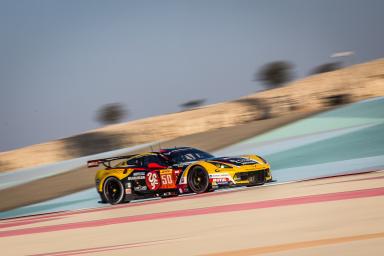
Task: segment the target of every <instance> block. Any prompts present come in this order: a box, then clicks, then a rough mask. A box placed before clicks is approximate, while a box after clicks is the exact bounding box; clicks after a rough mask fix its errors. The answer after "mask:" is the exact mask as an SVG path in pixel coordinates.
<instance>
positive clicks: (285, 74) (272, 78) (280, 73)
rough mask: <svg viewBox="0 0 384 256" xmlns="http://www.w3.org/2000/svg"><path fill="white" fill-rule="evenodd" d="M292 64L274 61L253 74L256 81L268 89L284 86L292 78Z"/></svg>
mask: <svg viewBox="0 0 384 256" xmlns="http://www.w3.org/2000/svg"><path fill="white" fill-rule="evenodd" d="M292 70H293V64H291V63H290V62H287V61H274V62H270V63H267V64H265V65H264V66H262V67H261V68H260V70H259V71H258V72H257V73H256V74H255V80H256V81H262V82H263V83H264V84H265V85H266V86H268V87H269V88H276V87H280V86H282V85H284V84H285V83H287V82H289V81H291V80H292V78H293V71H292Z"/></svg>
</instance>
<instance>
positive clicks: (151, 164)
mask: <svg viewBox="0 0 384 256" xmlns="http://www.w3.org/2000/svg"><path fill="white" fill-rule="evenodd" d="M148 168H149V169H164V168H167V167H165V166H162V165H159V164H158V163H149V164H148Z"/></svg>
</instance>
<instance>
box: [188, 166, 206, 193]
mask: <svg viewBox="0 0 384 256" xmlns="http://www.w3.org/2000/svg"><path fill="white" fill-rule="evenodd" d="M187 181H188V186H189V188H190V190H191V191H192V192H194V193H196V194H200V193H204V192H206V191H207V190H208V189H209V187H210V184H209V175H208V172H207V171H206V170H205V169H204V168H203V167H202V166H199V165H198V166H195V167H193V168H192V169H191V170H189V172H188V177H187Z"/></svg>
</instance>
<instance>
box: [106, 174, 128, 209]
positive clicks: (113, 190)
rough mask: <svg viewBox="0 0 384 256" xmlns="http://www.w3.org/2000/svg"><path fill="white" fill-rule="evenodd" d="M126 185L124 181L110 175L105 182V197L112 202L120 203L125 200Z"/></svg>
mask: <svg viewBox="0 0 384 256" xmlns="http://www.w3.org/2000/svg"><path fill="white" fill-rule="evenodd" d="M124 195H125V192H124V186H123V183H122V182H121V181H120V180H119V179H117V178H115V177H109V178H107V179H106V181H105V182H104V186H103V197H104V198H105V200H106V201H107V202H108V203H110V204H119V203H121V202H123V200H124Z"/></svg>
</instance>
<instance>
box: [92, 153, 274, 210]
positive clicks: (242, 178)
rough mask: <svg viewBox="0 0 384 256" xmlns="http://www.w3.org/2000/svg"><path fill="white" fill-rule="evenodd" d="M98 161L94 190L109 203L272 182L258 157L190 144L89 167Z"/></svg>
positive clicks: (94, 161) (262, 160)
mask: <svg viewBox="0 0 384 256" xmlns="http://www.w3.org/2000/svg"><path fill="white" fill-rule="evenodd" d="M114 162H115V164H113V163H114ZM100 164H103V165H104V166H105V169H103V170H99V171H98V172H97V173H96V178H95V182H96V189H97V191H98V193H99V194H100V197H101V201H102V202H104V203H110V204H119V203H122V202H124V201H125V202H126V201H131V200H135V199H142V198H149V197H155V196H161V197H166V196H171V195H178V194H183V193H204V192H208V191H213V190H215V189H218V188H220V187H232V186H254V185H262V184H264V183H265V182H270V181H272V174H271V171H270V165H269V164H268V162H267V161H266V160H264V159H263V158H262V157H260V156H257V155H243V156H240V157H214V156H213V155H211V154H209V153H207V152H204V151H201V150H199V149H195V148H191V147H177V148H169V149H161V150H160V151H159V152H148V153H144V154H136V155H127V156H118V157H111V158H105V159H96V160H91V161H88V167H97V166H99V165H100Z"/></svg>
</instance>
